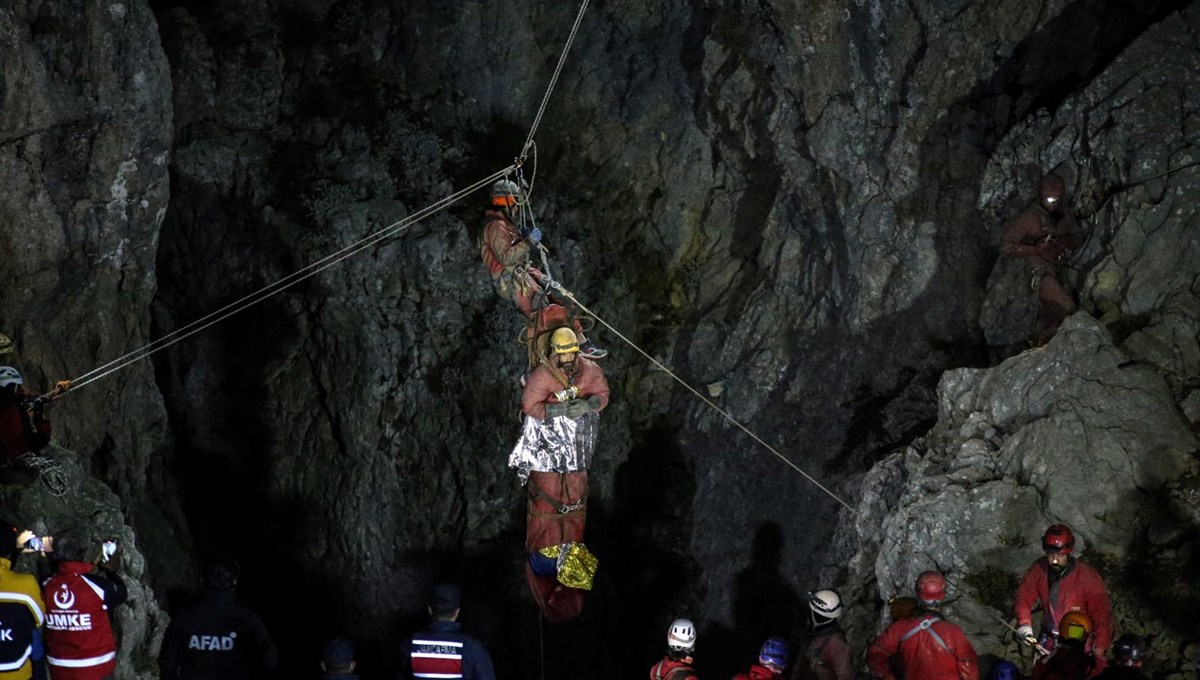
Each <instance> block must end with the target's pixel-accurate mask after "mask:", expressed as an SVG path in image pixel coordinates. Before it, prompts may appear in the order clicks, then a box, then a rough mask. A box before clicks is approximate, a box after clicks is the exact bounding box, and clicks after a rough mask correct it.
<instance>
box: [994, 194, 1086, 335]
mask: <svg viewBox="0 0 1200 680" xmlns="http://www.w3.org/2000/svg"><path fill="white" fill-rule="evenodd" d="M1066 193H1067V186H1066V183H1064V182H1063V180H1062V178H1061V177H1059V176H1058V175H1053V174H1051V175H1046V176H1045V177H1043V178H1042V180H1041V182H1039V183H1038V200H1037V201H1035V202H1034V203H1033V204H1031V205H1030V206H1029V207H1028V208H1026V209H1025V210H1023V211H1021V213H1020V214H1019V215H1017V217H1016V218H1015V219H1014V220H1013V221H1012V223H1011V224H1010V225H1009V227H1008V229H1007V230H1006V231H1005V233H1004V237H1003V239H1002V240H1001V243H1000V252H1001V253H1003V254H1004V255H1007V256H1008V257H1019V258H1021V259H1022V260H1024V261H1025V263H1026V264H1028V265H1029V273H1030V276H1032V277H1033V280H1034V283H1033V286H1034V287H1035V288H1036V290H1037V298H1038V305H1039V309H1038V318H1037V329H1036V331H1035V332H1034V337H1033V343H1034V344H1035V345H1042V344H1045V343H1046V342H1047V341H1049V340H1050V338H1051V337H1053V336H1054V332H1055V331H1057V330H1058V327H1059V325H1060V324H1062V322H1063V319H1066V318H1067V317H1068V316H1070V315H1071V314H1072V313H1073V312H1074V311H1075V301H1074V300H1073V299H1072V298H1071V295H1070V293H1068V292H1067V290H1066V289H1065V288H1063V285H1062V283H1061V282H1059V280H1058V265H1059V262H1060V261H1061V260H1062V259H1063V258H1064V257H1065V256H1066V255H1067V253H1069V252H1071V251H1072V250H1074V249H1075V248H1078V247H1079V245H1080V243H1081V242H1082V240H1083V239H1082V234H1081V232H1080V230H1079V224H1078V223H1077V222H1076V221H1075V216H1074V215H1072V214H1071V210H1070V209H1069V208H1068V207H1067V205H1066Z"/></svg>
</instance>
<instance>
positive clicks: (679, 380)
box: [550, 280, 858, 515]
mask: <svg viewBox="0 0 1200 680" xmlns="http://www.w3.org/2000/svg"><path fill="white" fill-rule="evenodd" d="M550 286H551V287H553V288H554V289H555V290H557V291H558V292H559V293H562V294H563V296H565V297H567V298H568V299H570V300H571V302H574V303H575V304H576V305H578V307H579V309H581V310H583V313H584V314H587V315H588V316H591V317H592V318H594V319H596V321H597V322H598V323H600V324H601V325H602V326H604V327H605V328H607V329H608V330H610V331H612V332H613V334H614V335H616V336H617V337H618V338H620V339H621V340H622V341H623V342H624V343H625V344H627V345H629V346H630V347H632V348H634V349H635V350H637V352H638V353H639V354H641V355H642V356H644V357H646V358H647V359H649V360H650V362H651V363H653V364H654V365H655V366H658V367H659V368H660V369H661V370H662V371H663V372H664V373H666V374H667V375H669V376H671V378H673V379H674V380H675V382H677V383H679V384H680V385H683V386H684V387H686V388H687V390H688V391H689V392H691V393H692V394H694V395H696V398H697V399H699V400H700V401H702V402H704V403H705V404H708V405H709V407H711V408H712V409H713V410H714V411H716V412H717V413H720V414H721V415H722V416H724V417H725V419H726V420H728V421H729V422H731V423H733V424H734V425H736V426H737V427H738V429H740V430H741V431H742V432H745V433H746V434H748V435H750V438H751V439H753V440H754V441H756V442H758V443H759V444H761V445H762V446H763V448H765V449H766V450H768V451H770V452H771V453H773V454H775V457H776V458H778V459H779V460H781V461H783V462H784V463H786V464H787V465H788V467H790V468H792V469H793V470H795V471H796V472H799V473H800V474H801V475H803V476H804V478H805V479H807V480H808V481H810V482H812V483H813V484H815V485H816V486H817V488H818V489H820V490H821V491H824V492H825V493H826V494H828V495H829V497H830V498H832V499H834V500H835V501H837V502H838V503H841V504H842V505H844V506H845V507H846V509H848V510H849V511H850V512H851V513H854V514H856V515H857V514H858V512H857V511H856V510H855V509H854V507H853V506H852V505H850V504H849V503H847V502H846V501H845V500H843V499H842V497H841V496H839V495H837V494H836V493H834V492H833V491H830V490H829V488H828V487H826V486H825V485H824V484H822V483H821V482H819V481H817V480H816V478H814V477H813V476H812V475H810V474H808V473H807V472H805V471H804V470H802V469H801V468H800V467H799V466H798V465H796V464H795V463H793V462H792V461H791V460H789V459H788V458H787V456H784V455H783V454H782V453H780V452H779V451H777V450H776V449H775V447H773V446H771V445H770V444H768V443H767V442H765V441H763V439H762V437H759V436H758V435H756V434H754V433H753V432H751V431H750V429H749V428H747V427H746V426H745V425H743V424H741V423H740V422H738V420H737V418H734V417H733V416H732V415H730V414H729V413H728V412H726V411H725V410H724V409H722V408H721V407H720V406H717V405H716V404H714V403H713V402H712V400H710V399H709V398H708V397H706V396H704V395H703V394H701V393H700V391H699V390H697V389H696V388H694V387H692V386H691V385H689V384H687V382H685V381H684V380H683V378H680V377H679V376H678V375H675V373H674V372H673V371H672V370H671V369H669V368H667V367H666V366H665V365H663V363H662V362H660V361H659V360H658V359H655V358H654V357H653V356H651V355H650V354H649V353H648V352H646V351H645V350H643V349H642V348H641V347H638V346H637V344H636V343H634V342H633V341H632V340H630V339H629V338H627V337H625V336H624V335H622V334H621V332H620V331H618V330H617V329H616V328H613V327H612V325H611V324H609V323H608V322H607V321H605V320H604V319H602V318H601V317H600V315H598V314H596V313H595V312H594V311H592V310H590V309H588V308H587V306H586V305H584V304H583V303H582V302H580V301H579V300H578V299H577V298H576V297H575V296H574V295H573V294H572V293H571V291H569V290H567V289H566V288H563V286H562V284H560V283H559V282H557V281H553V280H552V281H551V283H550Z"/></svg>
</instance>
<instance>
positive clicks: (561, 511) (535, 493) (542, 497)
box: [529, 485, 588, 517]
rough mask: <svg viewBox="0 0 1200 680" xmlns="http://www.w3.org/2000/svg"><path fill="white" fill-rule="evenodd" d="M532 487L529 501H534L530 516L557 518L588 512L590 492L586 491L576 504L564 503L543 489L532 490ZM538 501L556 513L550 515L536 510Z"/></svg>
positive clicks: (530, 507)
mask: <svg viewBox="0 0 1200 680" xmlns="http://www.w3.org/2000/svg"><path fill="white" fill-rule="evenodd" d="M532 486H533V485H530V487H531V488H530V491H529V500H531V501H533V502H532V503H530V504H529V514H531V515H537V516H538V517H557V516H559V515H569V514H571V513H573V512H585V511H586V510H587V498H588V492H587V491H586V490H585V491H584V492H583V495H582V496H580V497H579V500H577V501H575V502H574V503H563V502H562V501H560V500H558V499H557V498H555V497H553V496H551V495H550V494H547V493H546V492H544V491H542V490H541V489H534V488H532ZM537 501H542V502H543V503H545V504H546V505H549V506H550V507H552V508H554V512H552V513H548V512H541V511H540V510H534V509H533V506H534V505H535V504H536V503H537Z"/></svg>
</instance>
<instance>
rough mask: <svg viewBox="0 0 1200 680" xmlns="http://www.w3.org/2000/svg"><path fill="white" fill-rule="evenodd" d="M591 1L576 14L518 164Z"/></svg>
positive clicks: (584, 4) (527, 147) (521, 158)
mask: <svg viewBox="0 0 1200 680" xmlns="http://www.w3.org/2000/svg"><path fill="white" fill-rule="evenodd" d="M589 2H591V0H583V4H581V5H580V6H579V13H578V14H576V15H575V25H574V26H572V27H571V34H570V35H569V36H567V43H566V44H565V45H563V50H562V54H560V55H558V65H557V66H555V67H554V75H553V76H551V77H550V85H549V87H547V88H546V94H545V95H543V96H542V104H541V106H539V107H538V112H537V115H536V116H534V118H533V126H532V127H530V128H529V136H528V137H526V138H525V144H524V145H523V146H522V147H521V156H520V158H519V160H518V163H517V164H518V165H520V164H521V163H523V162H524V161H525V154H527V153H529V145H530V144H532V143H533V136H534V135H535V134H537V129H538V125H540V124H541V122H542V114H543V113H545V112H546V103H547V102H549V101H550V93H551V92H553V91H554V85H555V84H556V83H557V82H558V74H560V73H562V67H563V63H564V62H566V60H567V52H569V51H570V50H571V44H572V43H574V42H575V34H576V33H578V32H579V23H580V22H581V21H583V13H584V12H586V11H587V8H588V3H589Z"/></svg>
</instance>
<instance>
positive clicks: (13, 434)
mask: <svg viewBox="0 0 1200 680" xmlns="http://www.w3.org/2000/svg"><path fill="white" fill-rule="evenodd" d="M49 443H50V421H49V420H46V419H45V418H44V417H42V416H41V415H38V414H34V415H30V414H29V413H27V412H26V411H25V409H23V408H21V406H20V405H19V404H17V403H16V402H15V401H12V400H10V399H7V398H6V399H4V400H3V402H0V463H5V462H8V461H10V460H14V459H16V458H17V457H19V456H21V455H23V454H25V453H29V452H33V453H37V452H38V451H41V450H42V449H44V448H46V445H47V444H49Z"/></svg>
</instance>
